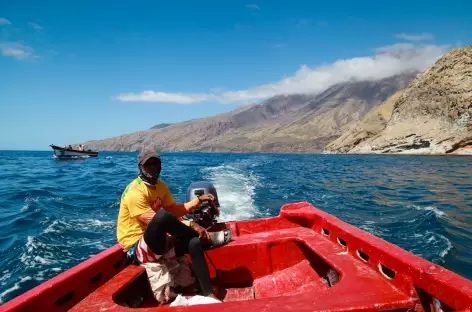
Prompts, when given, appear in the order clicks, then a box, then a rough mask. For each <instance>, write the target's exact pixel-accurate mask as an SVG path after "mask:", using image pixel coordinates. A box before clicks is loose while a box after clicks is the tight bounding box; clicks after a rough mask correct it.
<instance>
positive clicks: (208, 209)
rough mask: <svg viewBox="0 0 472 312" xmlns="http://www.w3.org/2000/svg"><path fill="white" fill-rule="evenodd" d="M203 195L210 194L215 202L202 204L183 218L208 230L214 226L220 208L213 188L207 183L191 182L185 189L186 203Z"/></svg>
mask: <svg viewBox="0 0 472 312" xmlns="http://www.w3.org/2000/svg"><path fill="white" fill-rule="evenodd" d="M203 194H212V195H213V196H214V198H215V200H214V201H213V202H212V203H209V202H202V203H201V204H200V206H199V207H198V208H197V209H195V210H194V211H193V212H192V213H190V214H188V215H187V216H185V217H184V219H187V220H189V219H190V220H193V221H194V222H196V223H198V224H199V225H201V226H203V227H204V228H208V227H210V226H212V225H214V224H216V222H217V220H216V215H217V212H218V209H219V208H220V203H219V201H218V194H217V192H216V188H215V186H214V185H213V184H212V183H211V182H207V181H198V182H193V183H192V184H190V186H189V187H188V189H187V196H186V202H189V201H191V200H192V199H194V198H198V197H200V196H202V195H203Z"/></svg>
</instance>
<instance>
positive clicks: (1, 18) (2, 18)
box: [0, 17, 11, 25]
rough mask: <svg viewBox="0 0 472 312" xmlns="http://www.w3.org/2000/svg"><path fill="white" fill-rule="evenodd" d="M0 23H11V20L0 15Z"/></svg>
mask: <svg viewBox="0 0 472 312" xmlns="http://www.w3.org/2000/svg"><path fill="white" fill-rule="evenodd" d="M0 25H11V22H10V21H9V20H7V19H6V18H4V17H0Z"/></svg>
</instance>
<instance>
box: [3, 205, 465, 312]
mask: <svg viewBox="0 0 472 312" xmlns="http://www.w3.org/2000/svg"><path fill="white" fill-rule="evenodd" d="M218 226H219V227H221V228H229V229H231V230H232V233H233V241H232V242H230V243H229V244H228V245H226V246H223V247H220V248H216V249H212V250H209V251H207V263H208V267H209V269H210V276H211V280H212V283H213V285H214V287H215V289H216V290H218V294H219V296H220V298H221V299H223V301H224V303H221V304H211V305H197V306H188V307H185V306H183V307H175V308H171V307H169V306H168V305H158V303H157V302H156V301H155V300H154V298H153V296H152V293H151V289H150V287H149V283H148V280H147V276H146V272H145V269H144V268H143V267H140V266H134V265H128V263H127V262H126V260H125V258H124V253H123V252H122V251H121V249H120V247H119V246H118V245H115V246H113V247H111V248H109V249H107V250H105V251H103V252H102V253H100V254H98V255H96V256H94V257H92V258H90V259H88V260H86V261H84V262H82V263H80V264H79V265H77V266H75V267H74V268H71V269H69V270H67V271H66V272H63V273H61V274H59V275H58V276H56V277H54V278H52V279H51V280H49V281H47V282H45V283H44V284H41V285H40V286H38V287H36V288H34V289H32V290H30V291H28V292H27V293H25V294H23V295H21V296H19V297H17V298H15V299H14V300H12V301H10V302H7V303H6V304H4V305H2V306H0V311H18V312H22V311H34V310H36V309H37V307H41V308H42V309H43V310H45V311H166V310H169V311H171V310H172V311H216V310H218V311H220V310H223V311H245V312H252V311H254V312H262V311H379V310H383V311H386V310H389V311H391V310H395V311H408V310H411V311H422V312H424V311H426V312H429V311H437V309H435V308H434V307H433V305H434V304H435V303H436V304H437V303H439V304H440V305H441V308H442V310H443V311H449V310H455V311H471V310H472V282H471V281H469V280H467V279H465V278H463V277H461V276H459V275H457V274H454V273H453V272H450V271H448V270H446V269H444V268H442V267H441V266H438V265H435V264H433V263H431V262H428V261H426V260H424V259H422V258H420V257H417V256H415V255H413V254H411V253H409V252H407V251H405V250H403V249H401V248H400V247H398V246H395V245H393V244H390V243H388V242H386V241H384V240H382V239H380V238H378V237H375V236H373V235H371V234H369V233H367V232H365V231H362V230H360V229H359V228H356V227H354V226H352V225H349V224H347V223H345V222H342V221H341V220H339V219H338V218H336V217H334V216H332V215H329V214H327V213H325V212H323V211H321V210H318V209H316V208H314V207H313V206H312V205H310V204H309V203H305V202H301V203H294V204H288V205H285V206H283V207H282V208H281V211H280V214H279V216H277V217H271V218H266V219H257V220H248V221H237V222H227V223H221V224H218ZM187 295H192V293H188V294H187Z"/></svg>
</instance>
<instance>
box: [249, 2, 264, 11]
mask: <svg viewBox="0 0 472 312" xmlns="http://www.w3.org/2000/svg"><path fill="white" fill-rule="evenodd" d="M246 8H248V9H255V10H260V9H261V8H260V7H259V6H258V5H257V4H254V3H253V4H246Z"/></svg>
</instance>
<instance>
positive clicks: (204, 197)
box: [198, 194, 215, 202]
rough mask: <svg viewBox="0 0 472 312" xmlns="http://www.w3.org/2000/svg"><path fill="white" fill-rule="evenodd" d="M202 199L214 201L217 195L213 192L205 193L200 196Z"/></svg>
mask: <svg viewBox="0 0 472 312" xmlns="http://www.w3.org/2000/svg"><path fill="white" fill-rule="evenodd" d="M198 198H199V199H200V201H202V202H203V201H208V202H213V201H214V200H215V196H213V194H203V195H201V196H200V197H198Z"/></svg>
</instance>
